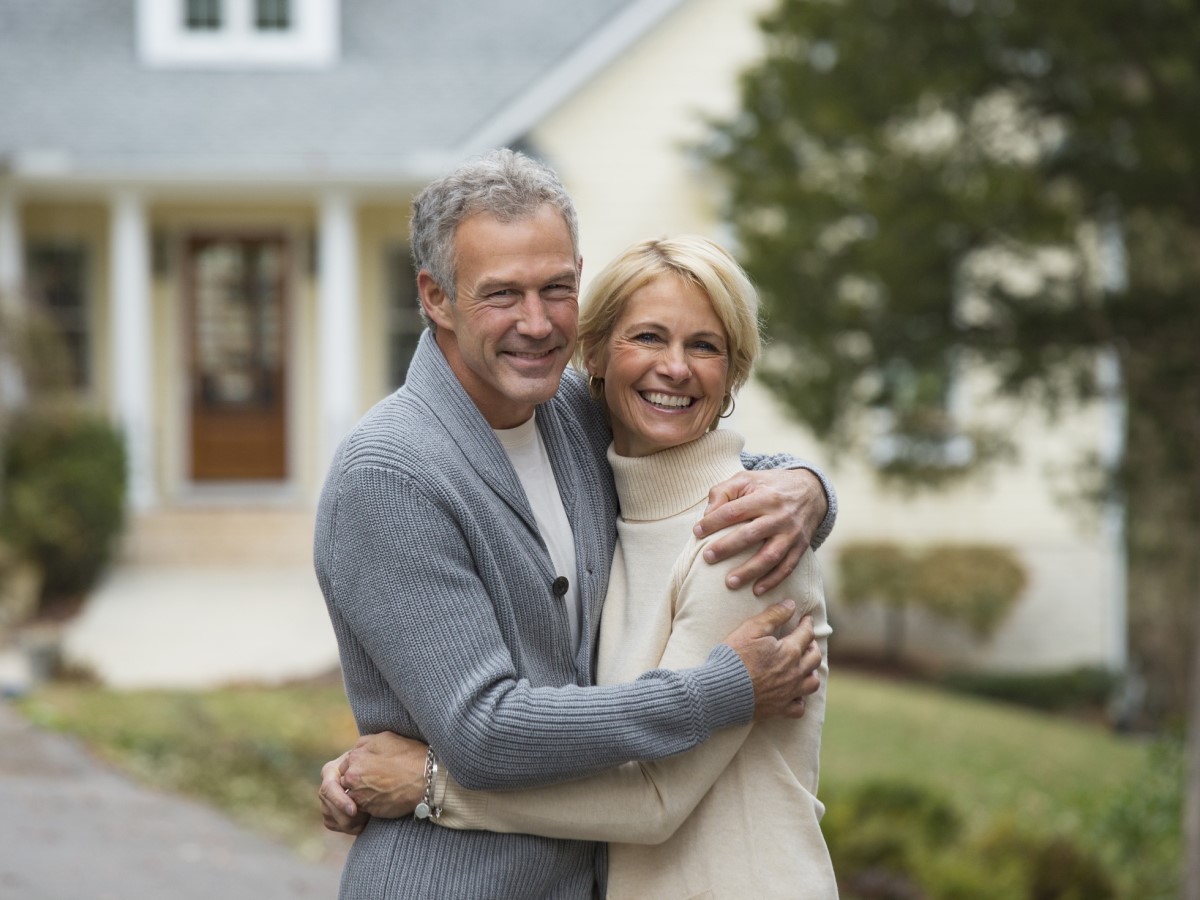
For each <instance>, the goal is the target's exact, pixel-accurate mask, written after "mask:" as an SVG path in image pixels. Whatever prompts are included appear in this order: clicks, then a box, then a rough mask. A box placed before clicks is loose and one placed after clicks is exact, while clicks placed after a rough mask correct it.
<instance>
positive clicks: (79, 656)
mask: <svg viewBox="0 0 1200 900" xmlns="http://www.w3.org/2000/svg"><path fill="white" fill-rule="evenodd" d="M62 654H63V660H64V662H65V663H66V664H67V665H68V666H74V667H77V668H80V669H83V670H86V671H88V672H91V673H92V674H93V675H95V676H96V677H97V678H98V679H99V680H100V681H101V682H102V683H103V684H105V685H107V686H109V687H114V688H121V689H126V688H143V687H145V688H206V687H217V686H220V685H224V684H230V683H235V682H254V683H259V684H264V683H265V684H271V683H278V682H282V681H287V680H290V679H298V678H310V677H312V676H315V675H321V674H324V673H326V672H329V671H331V670H333V669H335V668H336V667H337V665H338V655H337V642H336V640H335V639H334V636H333V628H332V627H331V626H330V624H329V615H328V613H327V612H326V611H325V601H324V599H323V598H322V597H321V591H320V588H319V587H318V586H317V579H316V576H315V575H314V574H313V571H312V567H311V565H304V566H299V565H277V566H248V565H239V566H213V565H206V566H190V567H189V566H180V565H173V566H145V565H140V566H117V567H116V568H114V569H113V570H112V571H111V572H110V573H109V575H108V576H107V577H106V578H105V580H104V582H103V583H102V584H101V585H100V586H99V587H98V588H97V589H96V591H95V592H94V593H93V594H92V595H91V597H89V598H88V601H87V604H86V605H85V606H84V608H83V611H82V612H81V613H80V615H79V616H78V617H77V618H76V619H74V620H72V621H71V622H70V623H68V625H67V627H66V629H65V631H64V633H63V640H62Z"/></svg>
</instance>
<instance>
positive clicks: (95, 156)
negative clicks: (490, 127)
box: [0, 0, 638, 176]
mask: <svg viewBox="0 0 1200 900" xmlns="http://www.w3.org/2000/svg"><path fill="white" fill-rule="evenodd" d="M637 2H638V0H586V2H575V0H424V2H417V0H341V42H340V59H339V61H338V63H337V64H336V65H335V66H334V67H333V68H332V69H326V70H283V71H271V70H246V71H205V70H172V69H150V68H145V67H143V66H142V65H141V64H140V63H139V61H138V59H137V50H136V43H135V38H136V32H135V29H136V22H135V9H136V3H135V0H0V170H2V168H3V166H4V161H5V158H6V157H17V156H20V155H22V154H28V153H33V154H42V155H43V156H44V155H45V154H47V153H48V154H50V155H51V156H54V155H60V156H61V157H63V158H65V159H68V160H70V164H71V167H72V168H73V169H76V170H87V171H90V172H94V173H103V172H106V171H112V172H121V173H131V172H138V171H144V172H156V171H158V172H163V173H178V174H184V173H188V172H192V173H196V174H208V175H220V174H242V175H256V174H264V175H275V176H281V175H282V176H287V175H293V176H294V175H298V174H303V173H313V174H317V173H324V174H327V175H330V176H338V175H349V176H354V175H372V174H385V173H400V172H405V171H413V170H419V169H421V168H422V166H424V167H425V168H428V160H429V159H431V158H433V159H437V158H444V157H445V156H447V155H448V154H452V153H455V152H457V151H460V150H461V149H462V148H463V146H464V142H465V141H468V140H469V138H470V136H471V135H473V134H476V133H478V132H479V130H480V129H481V127H482V126H483V125H484V123H486V122H488V121H489V120H490V119H491V118H492V117H493V116H495V115H496V114H497V112H498V111H500V110H502V109H504V108H505V107H507V106H508V105H509V104H511V103H513V102H514V101H515V100H517V99H518V98H520V97H521V95H522V93H523V92H526V91H528V90H530V89H531V87H532V86H534V85H536V84H537V83H538V82H539V80H541V79H545V78H546V76H547V74H548V73H550V72H553V71H554V70H555V68H556V67H557V66H560V65H561V64H563V62H564V61H566V60H569V59H570V58H571V56H572V54H575V53H578V52H580V50H581V48H583V47H584V46H585V45H586V43H587V41H588V40H589V38H590V37H591V36H593V35H594V34H595V33H596V32H597V31H598V30H599V29H601V28H602V27H603V26H604V25H605V24H606V23H610V22H612V21H613V20H614V18H615V17H617V16H618V15H620V14H621V13H622V12H628V11H629V9H630V8H631V7H634V6H636V5H637ZM520 137H521V135H520V134H514V135H511V137H510V138H509V140H516V139H518V138H520Z"/></svg>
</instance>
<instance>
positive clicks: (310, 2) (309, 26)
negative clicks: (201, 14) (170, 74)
mask: <svg viewBox="0 0 1200 900" xmlns="http://www.w3.org/2000/svg"><path fill="white" fill-rule="evenodd" d="M223 4H224V8H223V9H222V18H221V27H220V28H219V29H213V30H207V29H203V30H202V29H189V28H188V27H187V25H186V23H185V19H186V16H185V13H186V3H185V0H138V7H137V12H138V54H139V56H140V58H141V61H142V63H143V65H146V66H150V67H153V68H206V69H245V68H327V67H329V66H332V65H333V64H334V63H335V62H337V57H338V43H339V38H338V35H339V29H338V21H339V6H340V0H292V4H293V9H292V21H291V27H289V28H287V29H260V28H257V27H256V25H255V14H254V10H255V6H254V0H223Z"/></svg>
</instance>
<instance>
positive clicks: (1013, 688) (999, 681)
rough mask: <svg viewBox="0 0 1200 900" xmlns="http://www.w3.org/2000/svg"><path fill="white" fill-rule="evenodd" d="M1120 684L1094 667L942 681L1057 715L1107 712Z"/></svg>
mask: <svg viewBox="0 0 1200 900" xmlns="http://www.w3.org/2000/svg"><path fill="white" fill-rule="evenodd" d="M1119 683H1120V678H1119V677H1118V676H1117V675H1116V674H1115V673H1114V672H1112V671H1110V670H1109V669H1104V668H1098V667H1093V666H1083V667H1080V668H1077V669H1071V670H1069V671H1065V672H1030V673H1027V672H1020V673H1013V672H952V673H950V674H947V675H943V676H941V677H940V678H939V679H938V684H940V685H942V686H943V687H946V688H949V689H950V690H953V691H959V692H961V693H964V694H974V695H976V696H978V697H990V698H992V699H993V700H1004V701H1006V702H1008V703H1018V704H1020V705H1021V706H1027V707H1030V708H1031V709H1044V710H1050V711H1054V712H1061V711H1069V710H1079V711H1085V710H1090V711H1100V712H1103V711H1104V710H1105V708H1106V707H1107V706H1108V704H1109V703H1110V701H1111V700H1112V699H1113V694H1114V693H1115V691H1116V690H1117V687H1118V685H1119Z"/></svg>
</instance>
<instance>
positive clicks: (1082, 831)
mask: <svg viewBox="0 0 1200 900" xmlns="http://www.w3.org/2000/svg"><path fill="white" fill-rule="evenodd" d="M831 664H832V665H833V670H832V672H831V675H830V681H829V688H828V690H829V703H828V708H827V713H826V720H825V726H824V735H823V738H822V753H821V792H820V796H821V799H822V800H823V801H824V802H825V804H826V809H827V812H826V815H825V819H824V820H823V821H822V827H823V828H825V829H826V835H827V837H828V839H829V843H830V847H831V850H832V851H833V852H835V854H838V855H839V856H840V855H841V854H842V853H843V850H845V851H846V852H851V851H852V850H853V847H851V846H850V845H847V844H846V842H845V839H843V838H842V837H841V835H842V833H843V832H848V839H849V840H851V841H857V840H858V835H859V826H860V823H859V822H857V821H856V820H854V816H853V813H849V814H848V813H847V810H848V809H849V806H850V804H851V802H852V799H853V797H854V795H855V793H856V792H857V791H858V790H860V786H861V785H863V784H864V783H868V782H883V783H896V784H899V785H901V786H903V788H904V790H915V789H921V790H924V791H928V792H929V793H930V794H931V796H932V798H934V800H936V799H937V798H941V800H942V801H943V802H944V801H945V800H946V799H947V798H949V801H950V802H951V803H952V809H953V814H954V815H955V816H957V817H958V818H959V819H960V820H961V829H960V830H959V831H958V832H957V833H956V834H957V837H956V838H954V842H952V843H951V844H950V845H949V846H948V847H947V848H946V849H945V850H944V852H943V851H941V850H937V848H936V847H930V846H929V844H930V843H931V842H930V841H928V840H925V839H921V841H919V842H918V843H917V844H916V845H915V846H914V845H913V843H912V841H911V840H910V838H911V835H908V836H907V837H906V835H907V834H908V832H911V831H912V830H913V825H912V823H911V822H910V821H907V820H906V821H905V822H904V824H903V827H902V828H900V829H899V830H900V831H902V832H905V834H901V835H893V837H892V840H893V846H896V845H898V846H899V847H900V848H901V851H900V852H901V853H902V854H904V855H905V856H904V858H907V859H909V860H910V866H909V868H908V869H907V870H906V871H909V872H910V873H913V872H918V873H919V874H910V875H908V876H904V877H903V878H902V877H900V876H898V875H896V873H895V871H894V870H890V869H889V870H886V871H885V870H883V869H880V868H879V867H876V868H875V871H874V875H872V876H870V877H868V878H867V881H868V882H870V881H871V880H872V878H874V879H875V881H874V884H875V885H876V887H878V889H879V891H881V892H880V893H868V892H867V891H866V889H865V888H863V889H862V890H861V891H859V895H860V896H863V897H867V896H872V897H876V896H878V897H893V896H894V897H903V896H908V895H906V894H903V893H895V892H893V893H882V891H883V890H884V889H885V887H886V888H887V890H892V891H901V890H902V889H903V887H904V885H908V887H909V888H911V889H912V890H914V891H916V890H918V888H920V889H921V892H920V893H914V894H912V895H911V896H914V897H916V896H921V897H925V898H928V897H930V896H934V895H931V894H927V893H924V889H926V888H927V887H928V885H929V884H932V883H934V882H935V881H936V883H937V884H939V885H941V890H942V891H943V893H941V894H939V895H937V896H945V897H961V898H964V900H966V898H971V900H986V898H990V897H996V898H1003V900H1012V898H1020V897H1024V896H1027V894H1025V893H1022V891H1023V890H1025V888H1016V887H1012V885H1014V884H1017V883H1020V884H1025V883H1026V882H1024V881H1020V882H1015V881H1013V879H1023V878H1026V877H1027V875H1028V871H1027V868H1026V867H1025V866H1024V864H1023V863H1021V862H1020V861H1019V860H1014V859H1013V855H1014V854H1013V853H1011V852H1010V851H1009V850H1004V852H1003V853H1002V854H1001V856H1002V857H1003V859H1002V860H1001V859H995V860H993V859H992V858H990V857H986V855H982V854H984V850H985V848H986V847H987V846H988V841H989V840H1001V841H1002V843H1006V844H1011V843H1012V840H1015V838H1013V839H1008V838H1003V835H1004V833H1005V832H1006V831H1015V832H1016V834H1017V835H1018V836H1021V837H1022V838H1032V839H1036V842H1037V843H1038V845H1041V844H1042V843H1046V842H1050V841H1052V840H1053V839H1055V838H1067V839H1069V840H1070V841H1071V843H1072V844H1074V845H1075V847H1076V849H1077V850H1078V851H1079V852H1080V854H1081V855H1082V856H1083V857H1084V858H1085V859H1086V860H1087V861H1089V862H1090V863H1094V864H1097V866H1099V867H1103V869H1104V870H1105V871H1106V872H1108V874H1109V876H1110V877H1112V878H1114V879H1115V880H1116V883H1117V887H1118V896H1119V897H1121V898H1122V900H1174V898H1175V897H1176V896H1177V895H1178V889H1177V875H1178V867H1179V862H1180V860H1181V849H1180V820H1179V817H1178V815H1176V814H1175V813H1177V811H1178V809H1179V803H1180V796H1181V794H1182V790H1183V787H1182V785H1183V771H1182V770H1183V767H1182V763H1181V754H1180V748H1179V747H1178V745H1177V744H1174V745H1171V747H1172V748H1173V749H1170V748H1169V749H1170V756H1169V759H1170V760H1174V762H1173V763H1171V764H1166V761H1165V760H1164V756H1163V751H1162V750H1161V749H1159V748H1157V747H1152V746H1147V745H1146V744H1145V743H1144V742H1143V741H1141V740H1138V739H1133V738H1129V737H1115V736H1113V735H1111V734H1109V733H1107V732H1106V731H1105V730H1104V729H1102V728H1099V727H1097V726H1095V725H1092V724H1087V723H1083V722H1080V721H1077V720H1072V719H1065V718H1061V717H1056V716H1050V715H1046V714H1044V713H1033V712H1029V711H1026V710H1023V709H1020V708H1018V707H1015V706H1011V705H1008V704H1002V703H994V702H989V701H986V700H979V699H972V698H970V697H965V696H961V695H956V694H947V693H944V692H942V691H940V690H938V689H936V688H934V687H931V686H925V685H918V684H912V683H906V684H900V683H892V682H887V681H882V680H878V679H870V678H864V677H862V676H859V675H856V674H853V673H849V672H846V671H842V670H839V669H838V668H837V660H836V658H832V659H831ZM922 803H925V801H922ZM929 803H930V806H931V807H934V806H935V804H934V803H933V801H929ZM842 825H844V826H845V827H844V828H841V827H840V826H842ZM863 827H864V828H865V827H866V826H865V825H864V826H863ZM874 827H875V826H871V828H874ZM880 827H882V826H880ZM867 839H870V840H872V841H877V840H879V838H878V837H875V836H872V833H871V832H870V831H869V830H868V831H865V832H863V840H864V841H865V840H867ZM835 841H837V842H840V843H841V844H842V847H835ZM1030 846H1033V845H1032V844H1030ZM922 848H923V849H922ZM855 852H857V851H855ZM847 871H849V870H847ZM861 871H862V872H863V873H867V872H869V867H867V868H864V869H862V870H861ZM888 872H890V873H891V874H887V873H888ZM839 874H840V873H839ZM981 874H982V875H986V876H989V877H990V878H991V879H992V880H991V881H990V882H989V883H988V884H982V885H981V884H980V883H979V877H980V875H981ZM859 886H860V887H862V885H861V884H860V885H859ZM956 886H957V887H956ZM1007 888H1011V890H1010V891H1009V892H1008V893H1006V892H1005V889H1007ZM974 891H978V892H977V893H976V892H974ZM843 896H846V897H851V896H853V895H851V894H849V893H848V892H843Z"/></svg>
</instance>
